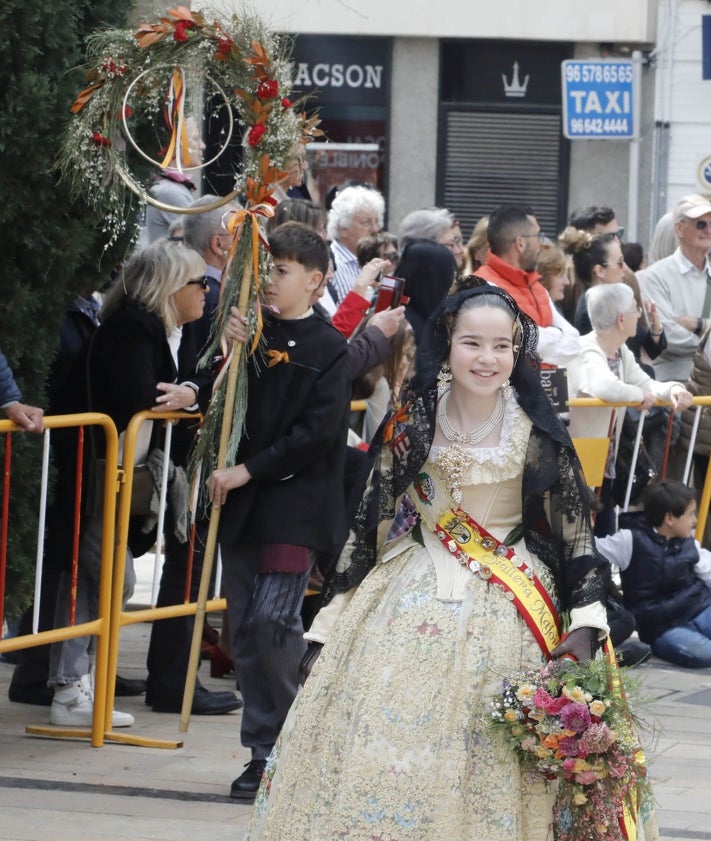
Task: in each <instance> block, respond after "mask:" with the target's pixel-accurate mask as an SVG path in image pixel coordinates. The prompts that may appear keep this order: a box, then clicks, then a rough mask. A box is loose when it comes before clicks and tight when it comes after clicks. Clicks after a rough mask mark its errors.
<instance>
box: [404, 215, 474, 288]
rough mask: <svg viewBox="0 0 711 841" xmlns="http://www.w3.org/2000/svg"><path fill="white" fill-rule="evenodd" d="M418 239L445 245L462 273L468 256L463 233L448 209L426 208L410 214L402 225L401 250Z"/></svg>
mask: <svg viewBox="0 0 711 841" xmlns="http://www.w3.org/2000/svg"><path fill="white" fill-rule="evenodd" d="M416 239H428V240H431V241H432V242H438V243H439V244H440V245H444V246H445V247H446V248H448V249H449V250H450V251H451V252H452V256H453V257H454V261H455V263H456V264H457V271H458V272H461V271H462V269H463V267H464V259H465V256H466V252H465V250H464V240H463V239H462V232H461V229H460V227H459V222H457V220H456V219H455V218H454V214H453V213H450V211H449V210H447V208H446V207H426V208H423V209H422V210H413V211H412V213H408V215H407V216H406V217H405V218H404V219H403V220H402V223H401V224H400V233H399V240H400V248H401V249H404V248H405V246H406V245H407V244H408V243H410V242H414V241H415V240H416Z"/></svg>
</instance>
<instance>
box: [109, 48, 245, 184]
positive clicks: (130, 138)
mask: <svg viewBox="0 0 711 841" xmlns="http://www.w3.org/2000/svg"><path fill="white" fill-rule="evenodd" d="M177 66H180V65H171V64H156V65H155V66H154V67H149V68H148V69H147V70H143V71H142V72H141V73H139V74H138V76H136V78H135V79H134V80H133V81H132V82H131V84H130V85H129V86H128V90H127V91H126V93H125V95H124V98H123V104H122V107H121V121H122V123H123V130H124V132H125V134H126V138H127V140H128V142H129V143H130V144H131V146H133V148H134V149H135V150H136V151H137V152H138V154H139V155H140V156H141V157H142V158H143V159H144V160H146V161H148V162H149V163H151V164H153V165H154V166H156V167H158V168H159V169H162V168H163V167H162V165H161V162H160V161H156V160H154V159H153V158H151V157H150V156H149V155H147V154H146V153H145V152H144V151H143V149H141V148H140V146H139V145H138V144H137V143H136V141H135V140H134V139H133V135H132V134H131V132H130V131H129V128H128V123H127V121H126V108H127V103H128V98H129V96H130V95H131V91H132V90H133V88H134V87H135V85H136V84H137V83H138V81H139V80H140V79H142V78H143V76H145V75H146V74H147V73H151V72H153V71H155V70H162V69H164V68H171V67H172V68H175V67H177ZM184 69H185V70H188V71H192V72H193V73H202V74H203V75H204V77H205V78H206V79H207V80H208V81H209V82H211V83H212V84H213V85H214V87H215V89H216V90H217V92H218V93H219V94H220V95H221V96H222V99H223V100H224V103H225V105H226V106H227V113H228V115H229V130H228V132H227V139H226V140H225V142H224V143H223V144H222V147H221V148H220V149H219V150H218V152H217V154H216V155H213V157H212V158H210V160H209V161H203V162H202V163H201V164H200V165H199V166H184V167H183V169H184V170H185V171H187V172H192V171H193V170H200V169H203V168H204V167H206V166H209V165H210V164H211V163H214V162H215V161H216V160H217V159H218V158H219V157H220V156H221V155H222V154H223V153H224V152H225V150H226V149H227V146H228V144H229V142H230V140H232V135H233V133H234V125H235V120H234V116H233V114H232V108H231V107H230V101H229V99H228V98H227V94H226V93H225V92H224V91H223V90H222V88H221V87H220V85H218V84H217V82H216V81H215V80H214V79H213V78H212V76H210V75H208V74H207V73H206V72H205V71H204V70H199V69H197V68H195V67H187V68H184ZM124 180H125V179H124ZM126 183H128V182H126ZM129 186H130V185H129ZM134 192H135V191H134Z"/></svg>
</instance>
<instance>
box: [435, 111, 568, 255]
mask: <svg viewBox="0 0 711 841" xmlns="http://www.w3.org/2000/svg"><path fill="white" fill-rule="evenodd" d="M444 116H445V119H444V125H445V127H446V136H445V152H444V178H443V190H442V195H443V202H442V204H443V205H444V206H445V207H447V208H449V210H451V211H452V213H454V214H455V215H456V217H457V218H458V219H459V220H460V221H461V224H462V231H463V234H464V239H465V242H466V239H467V238H468V236H469V234H470V233H471V231H472V229H473V227H474V225H475V223H476V222H477V220H478V219H480V218H481V217H482V216H484V215H485V214H487V213H490V212H491V211H492V210H493V209H494V208H495V207H497V206H498V205H500V204H527V205H530V206H531V207H532V208H533V210H534V211H535V214H536V218H537V220H538V223H539V225H540V226H541V230H542V231H543V232H544V233H546V234H547V235H548V236H550V237H555V235H556V234H557V232H558V227H559V217H560V206H561V191H560V165H561V160H560V158H561V122H560V121H561V118H560V115H559V114H540V113H538V114H536V113H534V114H531V113H528V114H520V113H516V114H512V113H496V112H491V111H489V112H486V113H484V112H480V111H461V110H455V109H447V110H446V111H445V115H444Z"/></svg>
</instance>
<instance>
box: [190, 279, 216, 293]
mask: <svg viewBox="0 0 711 841" xmlns="http://www.w3.org/2000/svg"><path fill="white" fill-rule="evenodd" d="M185 285H186V286H199V287H200V289H202V291H203V292H207V290H208V289H209V288H210V284H209V283H208V282H207V278H206V277H198V278H195V280H189V281H188V282H187V283H186V284H185Z"/></svg>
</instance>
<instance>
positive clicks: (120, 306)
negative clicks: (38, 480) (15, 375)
mask: <svg viewBox="0 0 711 841" xmlns="http://www.w3.org/2000/svg"><path fill="white" fill-rule="evenodd" d="M204 273H205V264H204V262H203V260H202V258H201V257H200V256H199V255H198V254H197V252H195V251H192V250H191V249H188V248H185V247H184V246H183V245H181V244H179V243H175V242H171V241H168V240H158V241H156V242H154V243H152V244H151V245H150V246H148V248H146V249H145V250H144V251H142V252H140V253H138V254H136V255H134V256H133V257H132V258H131V260H129V262H128V264H127V265H126V266H125V268H124V269H123V270H122V272H121V273H120V275H119V277H118V278H117V280H116V282H115V284H114V286H113V287H112V289H110V290H109V292H108V293H107V294H106V297H105V300H104V305H103V307H102V310H101V321H102V323H101V326H100V327H99V329H98V330H97V331H96V333H95V335H94V337H93V339H92V344H91V347H90V350H89V363H88V370H89V377H88V379H89V385H88V406H87V408H90V409H91V411H98V412H104V413H106V414H108V415H110V417H111V418H112V419H113V421H114V423H115V424H116V427H117V429H118V431H119V433H123V432H124V431H125V429H126V427H127V426H128V422H129V420H130V419H131V417H132V416H133V415H134V414H136V412H139V411H143V410H146V409H153V410H156V411H161V410H171V411H179V410H181V409H189V408H192V407H193V406H194V405H195V404H196V403H197V387H194V386H193V385H191V384H190V383H188V382H183V383H178V382H176V380H177V371H178V367H177V362H178V348H179V345H180V339H181V332H182V330H181V328H182V325H183V324H185V323H187V322H190V321H193V320H195V319H197V318H199V317H200V316H201V315H202V311H203V308H204V305H205V292H206V289H207V283H206V281H205V278H204ZM150 426H151V424H144V425H143V428H142V430H141V431H140V432H139V435H138V441H137V448H136V462H137V463H138V462H140V461H141V460H143V458H144V457H145V455H146V454H147V451H148V446H149V444H150V438H151V431H150ZM144 430H145V431H144ZM101 437H102V436H100V435H99V436H97V442H96V443H97V447H96V450H97V453H98V454H99V455H101V454H102V450H103V442H102V441H101ZM120 459H121V457H120V455H119V460H120ZM101 535H102V518H101V516H98V517H93V516H86V517H84V518H83V522H82V534H81V542H80V547H79V569H78V583H77V591H76V619H75V621H76V623H77V624H79V623H81V622H87V621H90V620H91V619H93V618H94V617H95V616H96V613H97V599H98V588H99V578H100V573H101ZM134 583H135V573H134V570H133V558H132V556H131V553H130V551H129V552H127V557H126V575H125V580H124V590H123V596H124V601H126V600H127V599H128V598H130V596H131V593H132V592H133V586H134ZM70 587H71V576H70V573H69V572H64V573H63V574H62V578H61V582H60V587H59V592H58V594H57V614H56V626H57V627H65V626H67V625H68V624H69V621H68V613H69V601H70V598H69V593H70ZM89 643H90V638H89V637H79V638H76V639H72V640H65V641H64V642H62V643H59V644H57V645H54V646H52V651H51V655H50V673H49V684H50V686H54V687H55V691H54V700H53V701H52V707H51V713H50V721H51V723H52V724H59V725H64V726H80V727H82V726H90V725H91V720H92V715H93V689H92V682H91V679H90V677H89V674H88V673H89ZM131 724H133V716H131V715H128V714H126V713H120V712H116V711H114V714H113V720H112V726H114V727H121V726H123V727H126V726H129V725H131Z"/></svg>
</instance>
